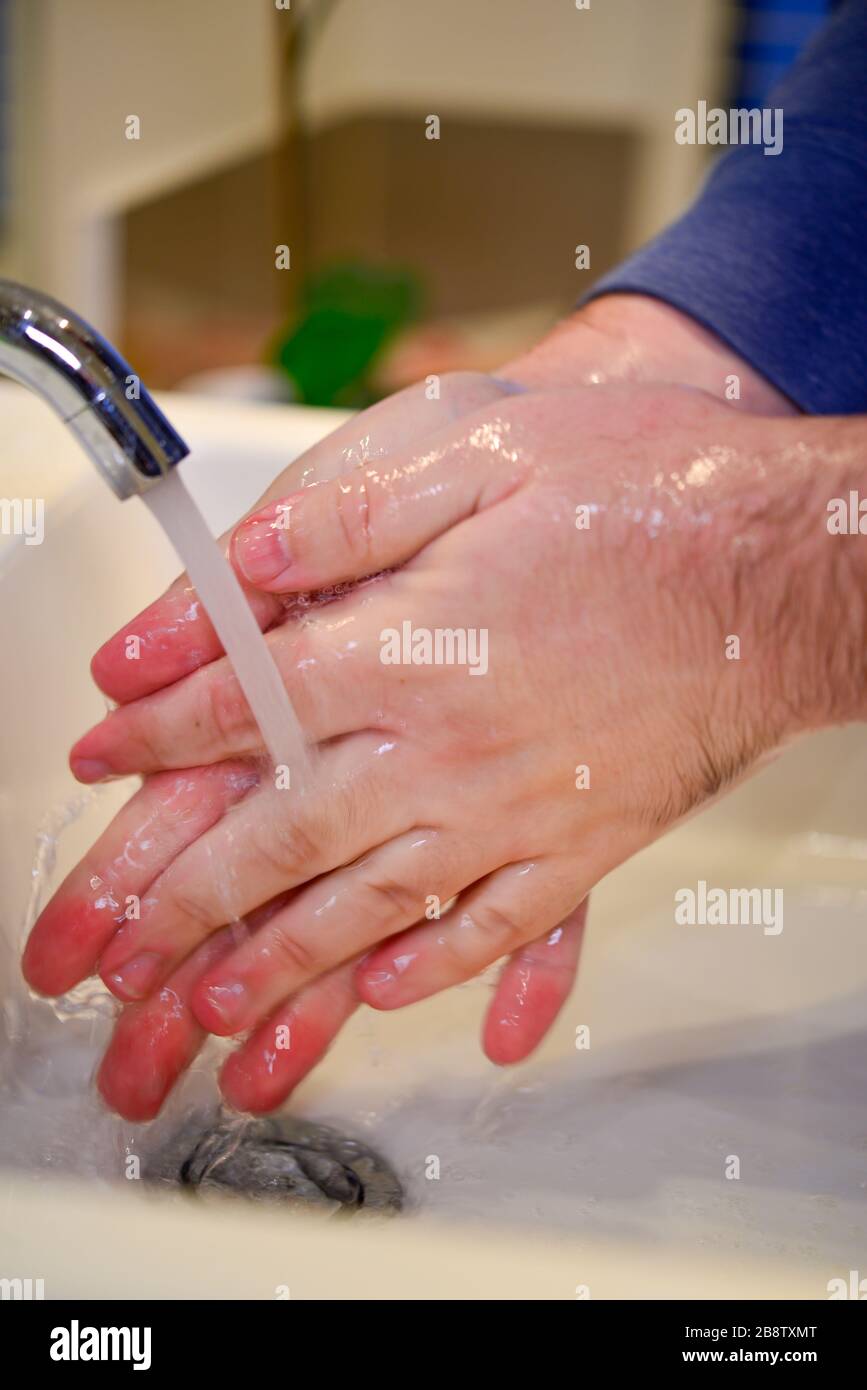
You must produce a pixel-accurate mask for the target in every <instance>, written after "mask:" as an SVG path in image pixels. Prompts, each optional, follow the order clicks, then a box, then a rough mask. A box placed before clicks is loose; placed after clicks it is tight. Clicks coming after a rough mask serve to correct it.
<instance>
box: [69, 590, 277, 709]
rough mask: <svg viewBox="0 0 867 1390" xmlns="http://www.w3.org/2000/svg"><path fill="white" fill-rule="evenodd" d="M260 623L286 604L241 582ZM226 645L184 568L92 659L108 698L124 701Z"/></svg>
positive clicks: (158, 685)
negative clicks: (164, 590)
mask: <svg viewBox="0 0 867 1390" xmlns="http://www.w3.org/2000/svg"><path fill="white" fill-rule="evenodd" d="M243 587H244V589H245V592H246V595H247V601H248V602H249V604H250V607H251V608H252V610H253V614H254V616H255V618H256V621H257V623H258V624H259V627H260V628H266V627H269V626H270V624H271V623H273V622H275V621H276V619H277V618H279V617H280V615H281V614H282V612H283V605H282V604H280V603H279V602H277V601H276V600H275V599H274V598H272V597H270V596H269V595H266V594H256V592H255V591H254V590H253V589H251V588H250V587H249V586H248V585H245V586H243ZM222 654H223V647H222V644H221V642H220V639H219V637H218V636H217V634H216V632H215V630H214V626H213V623H212V622H211V620H210V618H209V617H208V615H207V613H206V612H205V608H204V605H203V604H202V602H201V600H200V598H199V596H198V594H197V593H196V590H195V589H194V588H193V586H192V584H191V582H190V580H189V577H188V576H187V575H186V574H182V575H181V576H180V578H179V579H176V580H175V582H174V583H173V584H172V585H171V586H170V588H168V589H167V590H166V592H165V593H164V594H163V595H162V596H161V597H160V598H158V599H157V600H156V601H155V602H154V603H151V604H149V605H148V607H147V608H145V609H143V611H142V612H141V613H139V614H137V615H136V617H135V618H133V619H132V621H131V622H128V623H125V624H124V626H123V627H122V628H121V629H120V631H119V632H116V633H115V634H114V636H113V637H110V638H109V639H108V641H107V642H106V643H104V645H103V646H101V647H100V649H99V651H98V652H97V653H96V655H95V656H94V658H93V660H92V661H91V663H90V673H91V675H92V676H93V679H94V681H95V682H96V684H97V685H98V686H99V688H100V690H102V691H104V693H105V694H106V695H108V696H109V698H110V699H112V700H116V701H118V703H119V704H126V703H127V702H128V701H130V700H137V699H139V698H140V697H141V696H142V695H149V694H151V693H152V692H153V691H154V690H160V689H162V687H163V686H164V685H171V684H172V683H173V682H174V681H177V680H180V679H181V677H182V676H186V675H188V674H189V673H190V671H195V670H196V669H197V668H198V667H199V666H204V665H206V664H207V663H208V662H209V661H213V660H214V658H215V657H218V656H222Z"/></svg>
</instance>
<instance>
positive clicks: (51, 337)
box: [0, 280, 190, 499]
mask: <svg viewBox="0 0 867 1390" xmlns="http://www.w3.org/2000/svg"><path fill="white" fill-rule="evenodd" d="M0 373H5V374H6V375H7V376H11V377H14V378H15V380H16V381H20V382H21V383H22V384H23V385H24V386H29V387H30V389H31V390H32V391H35V392H36V394H37V395H38V396H41V397H42V399H43V400H45V401H47V402H48V404H49V405H51V406H53V408H54V409H55V410H56V411H57V413H58V415H60V417H61V419H62V420H63V422H64V424H66V425H68V427H69V428H70V429H71V430H72V432H73V434H75V435H76V436H77V438H78V441H79V443H80V444H81V445H82V447H83V448H84V450H85V452H86V453H88V454H89V455H90V457H91V458H92V459H93V461H94V463H95V464H96V466H97V468H98V469H99V471H100V472H101V473H102V475H103V477H104V478H105V480H106V482H107V483H108V484H109V486H110V487H111V488H112V489H113V490H114V492H116V493H117V495H118V497H120V498H121V499H123V498H125V497H133V496H135V495H136V494H137V493H142V492H146V491H147V489H148V488H149V487H153V485H154V483H157V482H159V480H160V478H162V477H164V476H165V474H166V473H169V472H170V471H171V469H172V468H174V467H175V465H176V464H177V463H180V461H181V459H182V458H185V457H186V455H187V454H188V453H189V452H190V451H189V449H188V448H187V446H186V444H185V443H184V441H183V440H182V439H181V437H180V435H179V434H178V433H177V432H176V431H175V430H174V429H172V426H171V425H170V424H169V422H168V420H167V419H166V417H165V415H163V413H162V411H161V410H160V409H159V407H158V406H157V405H156V404H155V403H154V401H153V400H152V399H151V396H150V395H149V394H148V392H147V391H146V390H145V388H144V386H143V385H142V384H141V381H140V380H139V378H138V376H137V375H136V373H135V372H134V371H133V370H132V368H131V367H129V366H128V365H127V363H126V362H124V360H123V358H122V357H121V356H120V354H119V353H117V352H115V350H114V348H113V347H112V346H111V344H110V343H108V342H106V340H105V338H102V337H101V336H100V335H99V334H98V333H97V332H95V330H94V329H92V328H91V327H90V325H89V324H88V323H85V321H84V319H82V318H79V316H78V315H77V314H73V313H72V312H71V311H70V310H69V309H65V308H64V307H63V305H62V304H58V303H57V301H56V300H54V299H49V297H48V296H47V295H45V294H42V293H41V292H40V291H39V290H31V289H28V288H27V287H26V286H25V285H16V284H15V283H14V282H13V281H11V280H0Z"/></svg>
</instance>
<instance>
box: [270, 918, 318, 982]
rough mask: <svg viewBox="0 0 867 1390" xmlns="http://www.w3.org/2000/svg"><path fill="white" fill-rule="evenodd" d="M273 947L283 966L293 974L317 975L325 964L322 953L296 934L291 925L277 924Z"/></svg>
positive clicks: (272, 940)
mask: <svg viewBox="0 0 867 1390" xmlns="http://www.w3.org/2000/svg"><path fill="white" fill-rule="evenodd" d="M271 947H272V950H273V952H274V954H275V955H276V956H277V959H278V960H279V961H280V963H281V964H282V966H283V968H284V969H288V970H290V971H291V972H292V974H293V975H295V974H299V975H304V976H308V975H316V974H318V972H319V971H320V970H321V969H322V967H323V965H324V961H323V959H322V957H321V954H320V953H319V952H318V951H317V950H315V949H314V948H313V947H312V946H311V945H309V944H308V943H307V942H306V941H303V940H301V939H300V938H299V937H298V936H296V935H295V933H294V932H293V930H292V928H291V927H289V926H275V928H274V932H273V935H272V937H271Z"/></svg>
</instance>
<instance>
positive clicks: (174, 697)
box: [69, 614, 383, 783]
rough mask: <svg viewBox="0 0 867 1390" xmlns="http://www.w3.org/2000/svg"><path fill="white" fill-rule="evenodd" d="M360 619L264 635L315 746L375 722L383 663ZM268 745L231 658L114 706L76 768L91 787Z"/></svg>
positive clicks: (83, 744)
mask: <svg viewBox="0 0 867 1390" xmlns="http://www.w3.org/2000/svg"><path fill="white" fill-rule="evenodd" d="M362 618H363V615H361V614H356V616H355V618H354V619H353V622H352V625H351V627H352V631H351V634H350V633H349V632H348V630H347V628H346V627H345V626H341V625H339V624H333V625H331V626H329V625H328V624H327V623H321V624H315V623H310V624H306V625H304V626H303V627H300V626H299V627H298V628H297V629H295V630H294V631H292V632H291V633H289V632H287V631H286V630H285V629H281V630H280V631H279V632H278V633H274V634H271V635H269V636H268V637H266V639H265V640H266V642H267V643H268V645H269V648H270V651H271V655H272V656H273V658H274V661H275V663H276V665H277V669H278V670H279V672H280V676H281V678H282V681H283V685H284V686H285V688H286V690H287V692H288V694H289V698H290V701H291V703H292V708H293V709H294V711H295V713H296V714H297V716H298V719H299V722H300V724H301V726H302V729H303V731H304V733H305V735H306V736H307V738H308V740H312V741H314V742H320V741H322V740H324V739H330V738H336V737H338V736H339V735H342V734H347V733H354V732H356V731H357V730H358V729H359V728H366V727H369V726H370V724H371V723H373V722H375V711H376V710H377V709H379V708H380V707H381V698H380V692H381V688H382V684H383V666H382V663H381V661H380V660H379V659H378V650H377V648H376V643H375V641H374V640H373V638H372V635H371V640H370V642H368V641H367V640H366V634H365V632H364V630H363V629H364V623H363V621H362ZM368 654H369V655H368ZM348 668H350V669H351V676H350V674H349V670H348ZM362 698H363V699H364V703H362ZM368 711H370V715H369V717H368ZM261 748H262V735H261V733H260V732H259V727H258V725H257V723H256V720H255V719H254V717H253V713H252V710H251V709H250V706H249V704H248V703H247V698H246V696H245V695H244V692H243V691H242V689H241V686H240V683H239V681H238V678H237V676H236V675H235V672H234V670H233V668H232V665H231V663H230V662H229V661H228V659H227V658H225V657H223V658H221V659H219V660H215V661H212V662H211V663H210V665H208V666H205V667H203V668H202V669H201V670H198V671H194V672H193V673H192V674H191V675H189V676H187V678H186V679H185V680H181V681H178V682H176V683H175V684H174V685H171V686H169V687H168V688H167V689H165V690H158V691H156V692H155V693H154V694H152V695H147V696H144V697H143V698H142V699H139V700H135V701H134V702H133V703H132V704H129V705H123V706H121V707H120V708H119V709H116V710H113V711H112V713H111V714H109V715H108V716H107V718H105V719H103V720H102V721H101V723H99V724H97V725H95V727H94V728H93V729H91V730H89V732H88V733H86V734H85V735H84V736H83V737H82V738H80V739H79V740H78V742H77V743H76V744H75V746H74V747H73V749H72V752H71V753H70V756H69V762H70V767H71V768H72V771H73V773H74V774H75V776H76V777H77V778H78V780H79V781H81V782H88V783H89V782H97V781H101V780H102V779H103V778H106V777H116V776H118V775H123V774H127V773H133V772H138V773H150V772H156V771H159V770H160V769H165V768H176V767H189V766H190V765H191V764H193V765H195V766H199V765H201V764H207V763H213V762H217V761H220V760H222V759H224V758H229V757H237V756H239V755H243V754H254V753H258V752H260V751H261Z"/></svg>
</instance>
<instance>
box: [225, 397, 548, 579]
mask: <svg viewBox="0 0 867 1390" xmlns="http://www.w3.org/2000/svg"><path fill="white" fill-rule="evenodd" d="M507 438H508V426H507V425H506V424H503V425H502V426H500V425H499V424H498V422H497V421H496V420H492V419H491V416H490V407H486V409H485V410H484V411H482V412H480V413H478V414H476V415H470V416H468V417H466V419H464V420H462V421H461V422H460V423H459V425H458V427H457V430H456V429H455V426H453V425H452V426H451V427H450V428H449V429H447V430H446V431H444V432H443V433H441V434H436V435H433V436H432V437H431V438H430V439H428V440H426V441H425V442H424V444H423V446H422V449H419V448H416V449H415V450H413V451H412V452H406V453H403V454H396V455H394V456H393V457H391V458H389V459H387V460H386V461H385V462H383V463H382V464H370V465H368V466H367V467H365V468H360V469H356V471H355V472H354V473H351V474H347V475H346V476H345V477H341V478H337V479H335V480H334V481H332V482H322V483H318V484H317V485H316V486H314V487H309V488H305V489H304V491H303V492H301V491H298V492H295V493H293V494H289V495H286V496H284V497H283V498H282V499H281V500H280V501H274V502H272V503H270V504H269V506H267V507H265V508H263V509H261V510H259V511H257V512H254V513H253V515H252V516H250V517H248V518H247V520H246V521H244V522H242V523H241V525H240V526H239V527H238V528H237V530H236V531H235V534H234V537H233V539H232V543H231V549H230V555H231V558H232V562H233V564H234V565H235V568H236V569H237V571H238V573H239V574H240V575H241V576H242V577H243V578H244V579H245V580H246V581H247V582H248V583H250V584H254V585H256V586H257V587H258V588H260V589H263V590H267V591H268V592H269V593H292V592H300V591H304V590H307V589H319V588H324V587H325V586H327V585H330V584H336V583H338V582H342V581H344V580H352V579H361V578H364V577H365V576H366V575H371V574H376V573H377V572H378V571H379V570H383V569H388V568H390V567H391V566H394V565H399V564H401V563H403V561H404V560H407V559H409V558H410V557H411V556H413V555H415V554H417V553H418V551H419V550H420V549H421V548H422V547H423V546H424V545H427V544H428V543H429V542H430V541H432V540H434V539H435V538H436V537H437V536H440V535H442V534H443V532H445V531H447V530H448V529H449V528H450V527H452V526H454V525H456V524H457V523H458V522H459V521H462V520H464V518H466V517H468V516H471V515H473V514H474V513H475V512H477V511H481V510H483V509H484V508H486V507H489V506H492V505H494V504H495V503H496V502H498V501H500V500H501V499H503V498H504V497H507V496H509V495H510V494H511V493H513V492H515V491H516V489H517V488H519V487H520V486H521V484H522V481H523V477H524V472H523V470H522V468H521V467H520V466H519V458H518V454H517V453H516V452H515V451H514V450H511V449H508V448H506V447H505V443H504V440H506V439H507Z"/></svg>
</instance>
